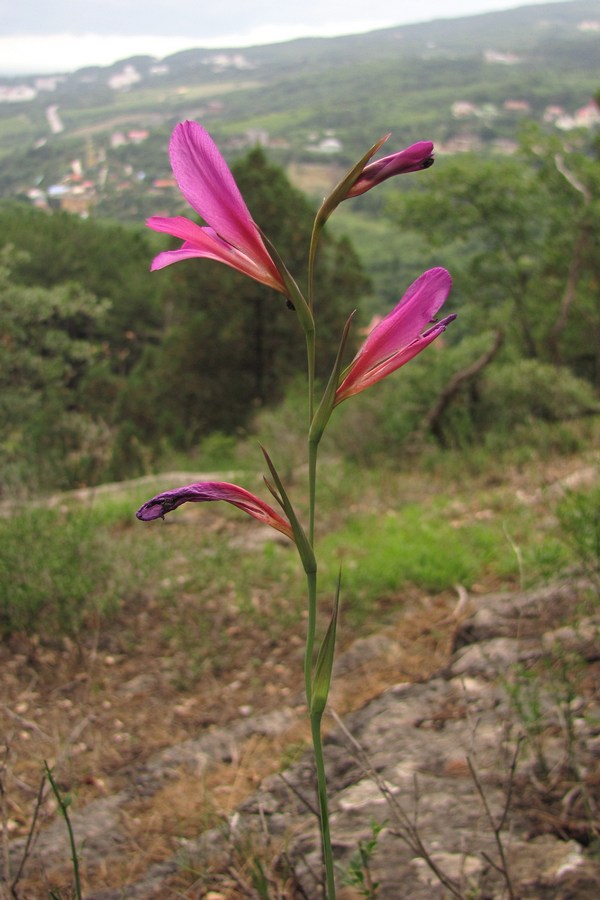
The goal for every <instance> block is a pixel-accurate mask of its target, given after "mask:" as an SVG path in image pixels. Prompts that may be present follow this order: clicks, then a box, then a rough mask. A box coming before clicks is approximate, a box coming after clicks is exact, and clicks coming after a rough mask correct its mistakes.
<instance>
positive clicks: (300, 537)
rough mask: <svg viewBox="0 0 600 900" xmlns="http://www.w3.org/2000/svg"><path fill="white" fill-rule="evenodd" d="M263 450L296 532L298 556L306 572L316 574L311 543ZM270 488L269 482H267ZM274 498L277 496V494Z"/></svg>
mask: <svg viewBox="0 0 600 900" xmlns="http://www.w3.org/2000/svg"><path fill="white" fill-rule="evenodd" d="M260 449H261V450H262V453H263V456H264V458H265V460H266V463H267V465H268V467H269V471H270V473H271V475H272V476H273V481H274V482H275V488H276V489H277V491H278V492H279V497H280V503H281V505H282V507H283V510H284V512H285V514H286V516H287V517H288V520H289V523H290V525H291V526H292V531H293V532H294V538H295V541H296V546H297V548H298V554H299V556H300V559H301V560H302V565H303V567H304V571H305V572H306V573H307V574H309V573H314V572H316V571H317V561H316V559H315V554H314V551H313V548H312V547H311V545H310V541H309V540H308V538H307V537H306V533H305V531H304V529H303V528H302V525H301V524H300V522H299V521H298V516H297V515H296V512H295V510H294V507H293V506H292V504H291V502H290V499H289V497H288V495H287V493H286V490H285V488H284V486H283V482H282V481H281V478H280V477H279V475H278V474H277V470H276V468H275V466H274V465H273V463H272V461H271V457H270V456H269V454H268V453H267V451H266V450H265V448H264V447H261V448H260ZM267 486H268V482H267ZM274 496H277V495H276V494H275V495H274Z"/></svg>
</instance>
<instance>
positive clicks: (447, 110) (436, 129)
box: [0, 0, 600, 219]
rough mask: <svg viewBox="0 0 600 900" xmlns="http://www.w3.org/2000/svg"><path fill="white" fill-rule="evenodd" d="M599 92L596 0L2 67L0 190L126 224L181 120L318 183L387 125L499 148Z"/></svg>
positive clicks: (570, 120) (153, 184)
mask: <svg viewBox="0 0 600 900" xmlns="http://www.w3.org/2000/svg"><path fill="white" fill-rule="evenodd" d="M599 89H600V7H599V4H598V2H597V0H573V2H566V3H552V4H547V5H540V6H524V7H521V8H519V9H513V10H507V11H504V12H498V13H488V14H485V15H478V16H468V17H465V18H461V19H444V20H436V21H432V22H424V23H421V24H416V25H404V26H399V27H397V28H388V29H384V30H380V31H374V32H371V33H368V34H363V35H352V36H346V37H339V38H312V39H303V40H295V41H290V42H286V43H281V44H274V45H268V46H263V47H251V48H248V49H243V50H242V49H235V50H233V49H226V48H225V49H223V50H206V49H190V50H187V51H185V52H181V53H177V54H174V55H173V56H170V57H168V58H166V59H164V60H162V61H157V60H155V59H153V58H151V57H146V56H144V57H134V58H131V59H127V60H123V61H121V62H119V63H117V64H115V65H112V66H108V67H89V68H85V69H80V70H79V71H77V72H75V73H73V74H69V75H58V76H40V77H39V78H33V77H32V78H25V79H23V78H19V79H16V78H13V79H7V78H4V79H0V101H1V102H0V197H5V198H6V197H15V196H18V197H28V198H29V200H30V201H31V202H35V203H38V204H44V203H49V204H50V205H52V204H54V205H65V206H66V208H72V210H73V211H75V212H84V213H85V212H89V211H91V210H95V211H96V213H97V214H101V215H110V216H113V217H117V218H122V219H137V218H138V217H139V216H141V215H143V214H144V212H145V211H146V209H145V205H146V203H148V202H151V208H152V209H153V210H155V209H156V206H157V196H158V197H160V198H162V200H163V201H164V205H165V208H170V207H171V206H172V204H173V202H174V196H175V195H174V193H173V191H172V189H171V187H170V184H169V174H170V173H169V170H168V165H167V161H166V155H165V147H166V143H167V139H168V134H169V132H170V130H171V128H172V126H173V124H174V123H175V122H176V121H179V120H181V119H182V118H197V119H200V120H202V121H203V122H204V123H205V124H206V125H207V127H209V128H210V130H211V132H212V133H213V134H214V136H215V138H216V139H217V140H218V142H219V144H220V145H221V146H222V147H223V149H224V151H225V152H226V153H230V154H236V153H239V152H242V151H244V150H245V149H246V148H248V147H251V146H253V145H255V144H256V143H260V144H262V145H263V146H265V147H266V148H267V150H268V152H269V154H270V155H271V156H273V157H274V158H275V159H277V160H279V161H280V162H281V163H282V164H284V165H286V166H287V167H288V170H289V171H291V172H293V173H294V176H295V178H296V180H297V181H298V182H299V183H304V186H307V187H308V188H309V189H311V188H312V189H314V190H315V191H316V192H318V189H319V171H320V170H323V169H325V170H326V172H327V176H326V177H327V178H330V177H331V171H332V170H333V169H337V168H341V167H342V166H345V165H347V164H348V163H349V162H350V161H352V160H354V159H355V158H356V156H357V155H359V154H360V153H362V152H363V151H364V148H365V146H367V145H369V144H370V143H372V142H373V141H374V140H376V139H377V138H378V137H380V136H381V135H382V134H385V133H387V132H388V131H393V132H394V135H395V139H396V141H399V142H400V143H401V144H406V143H409V142H411V141H413V140H418V139H421V138H430V139H432V140H434V141H435V143H436V146H437V148H438V152H440V151H441V152H458V151H460V150H464V149H472V150H478V151H480V152H499V151H500V152H510V150H511V148H512V147H513V146H514V142H515V140H516V136H517V134H518V130H519V128H520V126H521V123H522V121H523V120H524V119H527V118H532V119H534V120H536V121H538V122H542V123H544V125H545V127H548V128H559V129H563V130H568V129H571V128H574V127H584V128H593V127H596V126H595V120H594V104H593V98H594V96H595V95H596V93H597V92H598V90H599ZM396 145H397V144H395V146H396ZM69 204H70V207H69Z"/></svg>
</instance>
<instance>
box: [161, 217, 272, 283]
mask: <svg viewBox="0 0 600 900" xmlns="http://www.w3.org/2000/svg"><path fill="white" fill-rule="evenodd" d="M147 225H148V226H149V227H150V228H152V229H153V230H154V231H160V232H162V233H165V234H171V235H173V237H176V238H181V239H182V240H183V241H184V244H183V246H182V247H180V248H179V249H178V250H165V251H163V252H162V253H159V254H158V256H156V257H155V258H154V260H153V262H152V265H151V267H150V269H151V271H152V272H155V271H156V270H157V269H164V267H165V266H170V265H172V264H173V263H176V262H180V261H181V260H184V259H194V258H201V259H214V260H216V261H217V262H221V263H225V265H227V266H230V268H232V269H235V270H236V271H237V272H241V273H242V274H243V275H248V276H249V277H250V278H254V279H255V281H260V282H261V283H262V284H266V285H267V286H268V287H272V288H274V290H276V291H279V292H280V293H285V288H284V286H283V282H282V279H281V276H280V275H279V272H278V271H277V269H276V268H275V265H274V264H273V262H272V260H271V258H270V257H269V256H268V254H266V251H265V255H266V259H267V261H268V264H264V263H263V260H260V259H258V260H257V259H256V258H254V257H250V256H247V255H246V254H245V253H243V252H242V251H239V250H237V249H236V248H235V247H233V246H232V245H231V244H228V243H227V242H226V241H224V240H222V239H221V237H220V236H219V235H218V234H216V233H215V232H214V230H213V229H212V228H208V227H200V225H197V224H196V223H195V222H192V221H191V220H190V219H186V218H185V217H184V216H174V217H172V218H169V217H165V216H152V217H151V218H150V219H148V221H147Z"/></svg>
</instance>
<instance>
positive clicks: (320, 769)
mask: <svg viewBox="0 0 600 900" xmlns="http://www.w3.org/2000/svg"><path fill="white" fill-rule="evenodd" d="M310 727H311V732H312V742H313V749H314V755H315V765H316V768H317V794H318V797H319V815H320V822H321V840H322V842H323V864H324V866H325V884H326V890H325V897H326V900H335V879H334V876H333V852H332V849H331V833H330V830H329V804H328V802H327V779H326V777H325V762H324V759H323V744H322V742H321V715H320V714H319V715H312V716H311V717H310Z"/></svg>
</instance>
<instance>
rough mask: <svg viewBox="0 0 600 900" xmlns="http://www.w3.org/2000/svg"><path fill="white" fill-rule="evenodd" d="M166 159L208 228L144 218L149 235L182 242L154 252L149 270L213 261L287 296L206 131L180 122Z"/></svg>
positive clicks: (179, 218) (183, 221)
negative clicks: (167, 236)
mask: <svg viewBox="0 0 600 900" xmlns="http://www.w3.org/2000/svg"><path fill="white" fill-rule="evenodd" d="M169 155H170V158H171V167H172V169H173V174H174V175H175V178H176V180H177V184H178V185H179V189H180V191H181V193H182V194H183V196H184V197H185V199H186V200H187V202H188V203H189V204H190V206H191V207H192V208H193V209H194V210H195V211H196V212H197V213H198V215H200V216H201V217H202V218H203V219H204V221H205V222H206V223H207V224H206V226H204V227H201V226H200V225H198V224H196V223H195V222H192V221H191V220H190V219H186V218H185V217H184V216H175V217H170V218H167V217H164V216H152V217H151V218H150V219H148V221H147V224H148V226H149V227H150V228H152V229H154V231H160V232H164V233H166V234H171V235H173V237H176V238H181V239H182V240H183V244H182V246H181V247H180V249H179V250H167V251H165V252H163V253H159V254H158V256H157V257H156V258H155V259H154V261H153V263H152V266H151V269H152V271H154V270H156V269H162V268H164V266H168V265H171V264H172V263H175V262H179V261H180V260H182V259H192V258H194V257H201V258H205V259H215V260H217V261H218V262H222V263H225V265H227V266H230V267H231V268H232V269H236V270H237V271H238V272H242V273H243V274H244V275H249V276H250V278H254V279H255V280H256V281H260V282H261V283H262V284H266V285H268V287H271V288H274V289H275V290H276V291H279V292H280V293H282V294H286V295H287V291H286V288H285V284H284V282H283V278H282V277H281V275H280V274H279V271H278V270H277V267H276V266H275V263H274V262H273V260H272V259H271V256H270V255H269V253H268V251H267V248H266V247H265V244H264V241H263V239H262V237H261V236H260V232H259V230H258V227H257V225H256V223H255V222H254V220H253V219H252V216H251V215H250V212H249V210H248V207H247V206H246V204H245V202H244V199H243V197H242V195H241V194H240V191H239V188H238V186H237V184H236V183H235V180H234V177H233V175H232V174H231V171H230V170H229V167H228V165H227V163H226V162H225V160H224V159H223V157H222V156H221V153H220V152H219V149H218V148H217V145H216V144H215V142H214V141H213V139H212V138H211V136H210V135H209V134H208V132H207V131H206V130H205V129H204V128H203V127H202V126H201V125H199V124H198V123H197V122H180V123H179V125H177V126H176V127H175V130H174V131H173V135H172V137H171V143H170V147H169Z"/></svg>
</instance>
